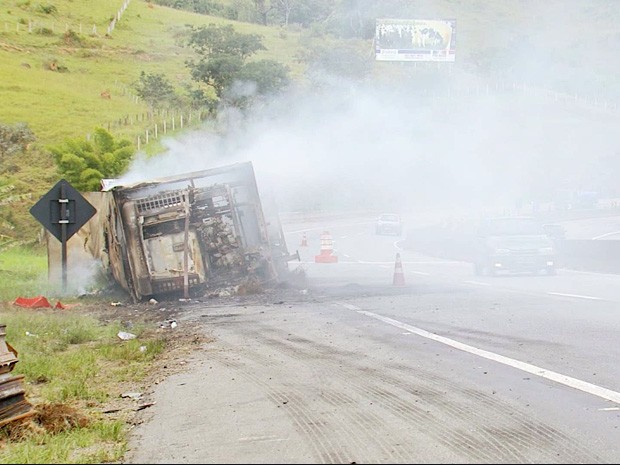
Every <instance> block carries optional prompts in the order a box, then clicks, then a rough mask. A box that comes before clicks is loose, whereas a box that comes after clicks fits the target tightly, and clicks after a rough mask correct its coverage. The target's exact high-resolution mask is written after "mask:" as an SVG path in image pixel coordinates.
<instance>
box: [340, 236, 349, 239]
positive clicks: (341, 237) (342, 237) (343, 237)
mask: <svg viewBox="0 0 620 465" xmlns="http://www.w3.org/2000/svg"><path fill="white" fill-rule="evenodd" d="M347 237H349V236H340V239H346V238H347Z"/></svg>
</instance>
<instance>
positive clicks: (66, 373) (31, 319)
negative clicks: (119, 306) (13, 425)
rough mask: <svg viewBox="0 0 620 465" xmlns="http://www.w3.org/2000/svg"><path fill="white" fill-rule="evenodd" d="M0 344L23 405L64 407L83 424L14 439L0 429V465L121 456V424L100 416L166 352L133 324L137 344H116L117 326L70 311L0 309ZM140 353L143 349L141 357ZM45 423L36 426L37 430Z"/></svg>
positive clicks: (124, 438) (95, 460) (124, 440)
mask: <svg viewBox="0 0 620 465" xmlns="http://www.w3.org/2000/svg"><path fill="white" fill-rule="evenodd" d="M0 322H2V323H3V324H5V325H6V341H7V342H9V343H10V344H11V345H12V346H13V347H14V348H15V349H16V350H17V351H18V358H19V361H18V362H17V364H16V365H15V368H14V370H13V371H12V372H11V374H12V375H17V374H22V375H24V376H25V379H24V381H25V382H24V386H25V388H26V400H27V401H28V402H30V403H31V404H32V405H33V406H34V407H35V408H37V407H38V406H46V405H69V406H73V407H74V408H75V409H76V411H77V412H79V414H80V415H81V416H83V417H84V418H87V419H88V422H87V423H85V424H83V425H82V424H77V423H76V424H74V425H72V426H71V427H68V428H63V429H62V430H61V431H50V430H48V429H45V428H40V429H32V430H30V431H28V432H26V434H23V435H22V437H21V438H20V439H18V440H16V439H14V438H13V437H12V436H11V435H10V433H9V430H7V429H4V428H0V443H3V444H2V447H0V463H102V462H110V461H116V460H119V459H120V458H121V457H122V455H123V454H124V452H125V450H126V444H127V434H128V432H129V428H128V425H127V424H126V422H125V421H124V420H123V419H119V418H115V417H111V418H107V417H106V416H105V415H102V414H101V413H100V411H101V410H103V406H105V403H106V402H109V401H110V400H111V399H115V398H118V397H119V395H120V392H119V390H120V389H122V386H126V385H128V383H140V382H141V381H142V380H144V379H145V377H146V376H147V375H148V374H149V373H150V372H151V371H152V367H153V363H155V361H156V360H157V358H158V356H159V355H160V354H162V353H163V352H164V350H165V349H166V343H165V341H164V340H163V339H162V338H161V336H160V335H159V334H158V333H156V332H154V331H148V330H147V327H146V326H145V325H142V324H136V325H135V326H134V327H132V328H131V332H133V333H134V334H136V335H137V338H136V339H133V340H129V341H122V340H120V339H119V338H118V337H117V333H118V331H119V330H120V329H122V326H121V324H120V322H118V321H112V322H109V323H107V324H103V323H101V322H100V321H99V320H97V319H96V318H94V317H92V316H88V315H85V314H81V313H79V312H77V311H73V310H53V309H21V308H19V309H18V308H11V307H9V306H7V305H4V306H1V307H0ZM142 346H144V347H145V348H146V350H142V349H141V347H142ZM41 424H42V425H43V424H44V423H43V422H42V423H41Z"/></svg>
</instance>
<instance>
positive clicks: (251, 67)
mask: <svg viewBox="0 0 620 465" xmlns="http://www.w3.org/2000/svg"><path fill="white" fill-rule="evenodd" d="M188 45H189V46H191V47H192V48H193V49H194V50H195V52H196V53H197V54H198V60H197V61H194V60H189V61H187V62H186V65H187V66H188V68H189V69H190V75H191V77H192V79H193V80H194V81H196V82H197V83H199V84H200V83H202V84H204V85H207V86H210V87H211V88H213V89H214V90H215V94H216V96H217V98H218V100H222V99H226V100H227V102H228V103H231V104H233V105H237V106H240V107H245V106H246V105H247V104H248V103H249V101H250V100H251V99H252V97H253V95H250V94H248V93H247V92H241V93H239V92H237V89H236V88H238V87H239V85H238V84H239V83H242V84H247V83H250V84H251V86H250V87H253V88H254V89H255V93H256V94H260V95H265V94H269V93H274V92H276V91H278V90H281V89H282V88H283V87H285V86H286V85H288V83H289V77H288V68H286V67H285V66H284V65H281V64H280V63H278V62H276V61H274V60H257V61H252V62H248V61H247V60H248V58H249V57H251V56H252V55H254V54H255V53H256V52H258V51H259V50H266V48H265V47H264V46H263V44H262V38H261V36H259V35H256V34H241V33H238V32H236V31H235V30H234V28H233V27H232V26H231V25H226V26H216V25H215V24H209V25H208V26H201V27H199V28H195V27H192V28H191V32H190V35H189V40H188ZM246 88H247V86H246ZM204 95H205V93H204V91H201V92H195V93H194V94H193V96H194V97H196V98H199V97H202V96H204ZM194 102H196V100H194Z"/></svg>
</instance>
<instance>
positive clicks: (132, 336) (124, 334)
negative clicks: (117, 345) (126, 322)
mask: <svg viewBox="0 0 620 465" xmlns="http://www.w3.org/2000/svg"><path fill="white" fill-rule="evenodd" d="M117 336H118V337H119V338H120V339H122V340H123V341H129V340H130V339H135V338H136V337H137V336H136V335H135V334H132V333H128V332H126V331H119V332H118V334H117Z"/></svg>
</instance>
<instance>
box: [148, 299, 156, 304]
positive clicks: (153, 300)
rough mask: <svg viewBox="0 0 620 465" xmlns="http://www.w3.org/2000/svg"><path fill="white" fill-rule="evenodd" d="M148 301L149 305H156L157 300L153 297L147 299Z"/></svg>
mask: <svg viewBox="0 0 620 465" xmlns="http://www.w3.org/2000/svg"><path fill="white" fill-rule="evenodd" d="M149 303H150V304H151V305H157V304H158V302H157V301H156V300H155V299H151V300H149Z"/></svg>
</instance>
